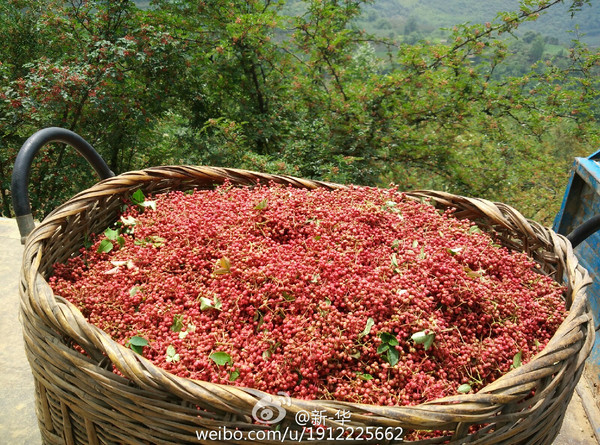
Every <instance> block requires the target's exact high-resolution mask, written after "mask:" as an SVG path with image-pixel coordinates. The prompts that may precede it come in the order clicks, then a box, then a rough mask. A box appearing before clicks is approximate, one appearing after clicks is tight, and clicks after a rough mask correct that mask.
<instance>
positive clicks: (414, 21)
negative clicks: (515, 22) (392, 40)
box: [362, 0, 600, 46]
mask: <svg viewBox="0 0 600 445" xmlns="http://www.w3.org/2000/svg"><path fill="white" fill-rule="evenodd" d="M568 3H569V2H565V4H564V5H556V6H553V7H552V8H550V10H549V11H548V12H547V13H545V14H544V15H543V16H542V17H540V18H539V19H538V20H537V21H536V22H532V23H527V24H525V25H523V30H525V31H526V30H531V31H535V32H539V33H541V34H543V35H546V36H552V37H556V38H558V39H559V40H560V41H562V42H569V41H570V40H571V39H572V38H573V33H570V32H569V31H573V30H575V28H576V25H579V28H580V29H579V32H580V33H581V34H585V36H584V37H583V40H584V41H585V42H587V43H588V44H590V45H593V46H600V4H599V2H592V6H587V5H586V6H584V7H583V9H582V11H580V12H578V13H577V14H575V16H574V17H573V18H571V15H570V13H569V12H568ZM518 5H519V2H518V1H516V0H486V1H481V0H375V2H374V3H373V4H372V5H367V6H365V7H364V14H363V21H362V23H363V24H365V25H366V27H367V28H368V29H369V30H370V31H375V32H377V33H378V34H381V35H385V36H388V35H389V36H391V34H395V35H400V34H403V33H404V30H405V26H406V25H407V24H409V26H410V27H411V28H412V29H414V27H415V26H416V27H417V28H418V30H420V31H422V32H425V33H429V32H431V31H433V30H435V29H439V28H442V27H451V26H453V25H456V24H459V23H465V22H471V23H480V22H487V21H492V20H493V19H494V18H495V17H496V14H497V13H498V12H499V11H510V10H514V9H517V8H518Z"/></svg>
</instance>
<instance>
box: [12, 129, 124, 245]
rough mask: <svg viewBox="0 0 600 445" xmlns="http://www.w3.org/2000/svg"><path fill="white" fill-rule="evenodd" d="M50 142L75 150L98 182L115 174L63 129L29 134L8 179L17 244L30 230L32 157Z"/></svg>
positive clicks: (31, 220)
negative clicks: (97, 178)
mask: <svg viewBox="0 0 600 445" xmlns="http://www.w3.org/2000/svg"><path fill="white" fill-rule="evenodd" d="M50 142H62V143H65V144H67V145H70V146H71V147H73V148H74V149H75V150H77V151H78V152H79V153H80V154H81V155H82V156H83V157H84V158H85V159H86V160H87V161H88V162H89V163H90V164H91V165H92V167H93V168H94V170H95V171H96V173H97V174H98V176H99V177H100V179H106V178H110V177H112V176H115V174H114V173H113V172H112V171H111V169H110V168H108V165H107V164H106V162H104V159H102V157H101V156H100V155H99V154H98V152H97V151H96V150H94V147H92V146H91V145H90V144H89V143H88V142H87V141H86V140H85V139H83V138H82V137H81V136H79V135H78V134H76V133H74V132H72V131H70V130H67V129H65V128H58V127H50V128H44V129H43V130H40V131H38V132H36V133H35V134H33V135H32V136H30V137H29V139H27V140H26V141H25V143H24V144H23V145H22V146H21V149H20V150H19V153H18V154H17V159H16V160H15V165H14V168H13V172H12V178H11V195H12V202H13V209H14V211H15V215H16V217H17V225H18V226H19V232H20V234H21V244H25V240H26V239H27V236H28V235H29V233H30V232H31V231H32V230H33V229H34V227H35V226H34V222H33V216H32V214H31V206H30V204H29V192H28V190H27V186H28V185H29V175H30V171H31V164H32V162H33V158H34V157H35V155H36V154H37V153H38V151H40V149H41V148H42V147H43V146H44V145H46V144H49V143H50Z"/></svg>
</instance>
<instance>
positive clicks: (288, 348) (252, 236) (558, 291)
mask: <svg viewBox="0 0 600 445" xmlns="http://www.w3.org/2000/svg"><path fill="white" fill-rule="evenodd" d="M92 241H93V244H92V243H90V245H89V246H88V247H87V248H84V249H82V251H81V255H79V256H77V257H74V258H72V259H71V260H69V261H68V262H67V264H57V265H56V266H55V274H54V276H53V277H51V279H50V284H51V286H52V287H53V289H54V292H55V293H56V294H58V295H62V296H64V297H65V298H67V299H68V300H69V301H71V302H72V303H73V304H75V305H76V306H77V307H78V308H79V309H80V310H81V311H82V313H83V315H84V316H85V317H86V318H87V319H88V320H89V322H90V323H93V324H95V325H96V326H98V327H99V328H101V329H103V330H104V331H105V332H107V333H108V334H109V335H111V336H112V338H113V339H114V340H115V341H117V342H120V343H121V344H123V345H127V346H129V347H131V348H132V349H134V350H136V351H137V352H138V353H141V354H143V355H144V357H146V358H148V359H150V360H152V361H153V362H154V363H155V364H156V365H157V366H160V367H162V368H164V369H166V370H168V371H170V372H172V373H173V374H177V375H179V376H182V377H186V378H192V379H201V380H205V381H210V382H215V383H228V384H232V385H239V386H246V387H252V388H256V389H260V390H264V391H267V392H270V393H276V392H278V391H285V392H288V393H289V394H290V395H291V396H292V397H297V398H305V399H317V398H321V399H337V400H345V401H351V402H362V403H373V404H379V405H414V404H419V403H422V402H425V401H429V400H433V399H436V398H439V397H443V396H446V395H453V394H456V393H457V392H459V393H461V392H463V393H466V392H471V391H477V390H478V389H480V388H481V387H483V386H485V385H486V384H488V383H490V382H492V381H494V380H495V379H497V378H498V377H500V376H501V375H502V374H504V373H506V372H507V371H508V370H509V369H510V368H511V367H516V366H520V365H521V364H522V363H525V362H527V361H528V360H530V359H531V358H532V357H533V355H535V354H536V353H537V352H538V351H540V350H541V349H542V348H543V347H544V346H545V344H546V343H547V342H548V340H549V339H550V338H551V337H552V335H553V334H554V332H555V331H556V329H557V327H558V326H559V324H560V323H561V322H562V321H563V319H564V317H565V316H566V309H565V304H564V301H563V299H562V294H563V292H564V288H563V287H561V286H560V285H558V284H557V283H556V282H554V281H553V280H551V279H550V278H548V277H546V276H544V275H543V274H541V273H540V272H539V271H538V270H537V269H536V266H535V264H534V262H533V261H532V260H530V259H528V258H527V257H526V256H525V255H524V254H522V253H515V252H510V251H508V250H507V249H506V248H503V247H501V246H499V245H497V244H495V240H494V239H493V237H492V236H490V235H488V234H486V233H482V232H481V231H480V230H479V229H478V228H477V226H475V225H474V224H473V223H471V222H469V221H465V220H462V221H459V220H458V219H456V218H454V217H453V215H452V211H450V210H449V211H446V212H443V213H442V212H440V211H438V210H436V209H435V207H433V206H432V205H430V204H428V203H426V202H418V201H415V200H412V199H408V198H407V197H406V196H405V195H403V194H402V193H400V192H398V191H397V190H395V189H389V190H386V189H377V188H362V187H351V188H348V189H343V190H334V191H331V190H326V189H317V190H305V189H297V188H291V187H284V186H277V185H271V186H261V185H258V186H256V187H253V188H242V187H232V186H230V185H228V184H226V185H224V186H221V187H219V188H217V189H215V190H211V191H206V190H202V191H194V192H193V193H192V192H188V193H183V192H171V193H168V194H164V195H158V196H156V197H154V198H153V200H152V201H150V200H149V198H146V197H144V196H143V194H141V192H138V193H136V194H134V196H133V197H132V203H130V205H129V207H128V209H127V210H126V211H125V212H124V213H123V215H122V216H121V218H120V220H119V222H118V223H116V224H115V225H114V226H113V227H112V228H110V229H107V231H106V232H104V233H103V234H100V235H98V236H95V237H94V238H93V240H92Z"/></svg>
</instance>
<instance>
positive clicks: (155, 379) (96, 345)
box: [21, 166, 594, 443]
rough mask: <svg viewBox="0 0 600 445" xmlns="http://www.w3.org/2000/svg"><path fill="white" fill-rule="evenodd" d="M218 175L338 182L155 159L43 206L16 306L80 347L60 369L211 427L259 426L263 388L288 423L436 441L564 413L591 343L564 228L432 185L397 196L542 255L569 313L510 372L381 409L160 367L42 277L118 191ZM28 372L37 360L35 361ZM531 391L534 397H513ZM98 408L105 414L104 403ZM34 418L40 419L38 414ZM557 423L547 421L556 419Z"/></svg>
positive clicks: (114, 206) (201, 184) (588, 316)
mask: <svg viewBox="0 0 600 445" xmlns="http://www.w3.org/2000/svg"><path fill="white" fill-rule="evenodd" d="M225 180H227V181H230V182H231V183H233V184H235V185H253V184H256V182H257V181H260V182H261V183H266V182H269V181H273V182H275V183H280V184H289V185H291V186H294V187H302V188H309V189H314V188H318V187H326V188H329V189H339V188H345V187H346V186H344V185H340V184H334V183H328V182H322V181H314V180H308V179H301V178H295V177H291V176H284V175H270V174H265V173H258V172H252V171H248V170H240V169H229V168H217V167H197V166H164V167H155V168H149V169H145V170H140V171H133V172H128V173H125V174H122V175H119V176H116V177H113V178H109V179H106V180H103V181H100V182H99V183H97V184H95V185H94V186H92V187H91V188H89V189H87V190H85V191H83V192H81V193H78V194H77V195H75V196H74V197H73V198H72V199H70V200H69V201H67V202H66V203H65V204H63V205H61V206H59V207H57V208H56V209H55V210H54V211H53V212H51V213H50V214H49V215H48V216H47V217H46V218H45V219H44V221H43V222H42V223H41V224H40V225H39V226H38V227H37V228H36V229H35V230H34V231H33V232H32V233H31V234H30V235H29V237H28V239H27V243H26V246H25V250H24V255H23V267H22V270H21V310H22V317H23V318H24V320H26V321H27V322H26V323H25V324H27V323H33V324H37V325H38V326H36V329H37V330H40V331H44V332H48V337H51V336H52V335H54V336H56V334H57V333H58V334H59V337H60V336H62V337H66V338H70V339H72V341H73V342H75V343H77V344H78V345H80V346H81V347H83V348H84V349H85V350H86V351H87V352H88V354H89V355H90V356H91V357H85V356H84V355H83V354H81V353H79V352H77V351H75V350H73V349H71V348H69V347H61V351H63V354H62V356H61V357H59V358H56V359H55V361H57V362H58V363H57V368H60V366H61V364H62V365H64V366H66V367H71V366H77V367H80V368H81V369H83V370H84V371H85V372H86V374H88V375H89V376H90V383H91V384H94V385H112V386H114V387H118V388H119V390H120V391H125V392H128V391H130V392H132V393H135V391H140V394H141V395H143V394H153V395H156V394H165V396H164V399H165V403H166V405H165V407H163V408H164V409H169V408H168V406H170V405H169V404H168V403H167V402H166V400H179V402H178V403H179V404H180V405H181V406H182V407H187V411H186V409H184V408H181V413H180V414H181V416H183V417H182V419H184V418H185V415H187V416H188V417H189V418H188V420H189V419H191V418H195V417H198V412H199V411H198V410H197V408H196V407H200V408H201V409H205V410H207V412H205V411H201V413H202V415H203V416H204V415H205V417H206V418H211V416H212V417H213V418H214V421H215V422H217V423H216V424H219V422H222V421H229V420H231V419H237V420H238V421H239V422H241V423H240V425H241V424H244V425H245V427H246V428H253V427H256V428H264V427H263V426H260V425H252V423H253V422H252V421H251V415H252V412H253V408H254V407H255V406H256V404H257V403H258V402H259V401H260V400H261V399H263V398H264V397H270V398H271V400H273V401H274V403H280V404H282V405H284V406H285V410H286V417H285V419H284V420H283V422H284V423H286V422H287V423H288V424H292V423H293V419H294V416H295V414H296V413H298V412H299V411H301V410H304V411H308V412H311V411H313V410H318V411H321V412H324V413H325V414H326V416H327V417H328V418H329V419H332V418H333V417H334V415H335V414H336V412H338V411H339V410H344V411H348V412H350V413H351V414H352V418H351V419H352V425H353V426H354V427H356V426H384V427H394V426H400V427H402V428H404V429H416V430H446V431H450V436H446V438H445V439H446V440H448V438H449V437H451V442H450V443H459V442H454V440H457V441H458V440H462V439H461V438H465V437H468V436H469V434H468V428H469V426H470V425H474V424H481V425H483V424H490V423H493V425H494V426H493V427H487V428H486V427H484V428H482V430H481V431H483V433H482V432H481V431H480V433H478V435H477V434H476V437H474V439H472V440H469V442H470V443H488V442H485V440H486V435H485V434H484V433H486V432H487V433H489V432H490V431H492V430H493V431H492V432H493V434H495V436H494V437H496V439H494V440H493V441H492V442H489V443H518V442H516V441H512V440H513V439H510V440H511V441H510V442H503V440H508V439H506V438H510V437H513V438H515V437H517V438H518V437H526V436H524V434H526V431H524V430H525V429H527V428H529V429H532V428H533V429H535V428H538V429H540V428H546V429H547V428H550V426H544V427H541V426H539V425H537V424H538V423H539V418H540V417H539V416H541V414H540V413H541V412H542V411H543V410H548V409H549V408H548V407H555V406H557V407H558V408H552V409H558V410H562V411H563V413H564V410H565V409H566V405H567V404H568V401H569V400H570V397H571V395H572V389H573V388H574V386H575V384H576V381H577V380H578V379H579V375H580V373H581V370H582V368H583V363H584V362H585V360H586V358H587V356H588V355H589V353H590V351H591V349H592V345H593V341H594V326H593V317H592V313H591V309H590V306H589V302H588V301H587V298H586V295H585V290H586V287H587V286H588V285H589V284H590V282H591V280H590V277H589V274H588V272H587V271H586V270H585V269H584V268H583V267H582V266H581V265H580V264H579V262H578V260H577V258H576V257H575V255H574V253H573V249H572V247H571V244H570V243H569V241H568V240H567V239H566V238H565V237H563V236H561V235H558V234H556V233H554V232H553V231H552V230H550V229H548V228H545V227H543V226H541V225H540V224H538V223H536V222H534V221H531V220H529V219H527V218H525V217H523V216H522V215H521V214H520V213H519V212H518V211H516V210H515V209H513V208H512V207H510V206H508V205H505V204H502V203H497V202H491V201H487V200H484V199H478V198H468V197H463V196H458V195H453V194H450V193H445V192H439V191H416V192H410V193H407V196H408V197H410V198H412V199H421V198H426V199H431V200H433V202H434V203H435V205H436V206H438V207H442V208H446V207H453V208H456V209H457V210H456V212H455V215H456V216H457V217H458V218H465V217H468V218H470V219H472V220H474V221H475V222H477V223H478V224H479V225H480V227H482V228H484V229H485V230H488V231H489V230H492V231H494V232H496V233H497V234H498V236H499V238H501V239H502V242H503V244H504V245H506V246H507V247H509V248H512V249H516V250H521V251H525V252H527V253H529V254H530V256H533V257H534V259H535V260H536V261H537V262H538V263H540V264H541V266H542V269H543V271H544V273H546V274H548V275H551V276H553V277H554V278H555V279H556V280H557V281H559V282H561V281H562V280H563V277H564V282H565V283H566V286H567V292H566V296H565V298H566V303H567V308H568V309H569V314H568V316H567V318H566V319H565V321H564V322H563V323H562V324H561V325H560V327H559V329H558V331H557V332H556V334H555V335H554V336H553V338H552V339H551V340H550V341H549V343H548V344H547V345H546V347H545V348H544V349H543V350H542V351H541V352H540V353H538V354H537V355H536V356H535V357H534V358H533V359H532V360H530V361H529V362H528V363H526V364H524V365H522V366H520V367H518V368H516V369H513V370H512V371H510V372H509V373H507V374H506V375H504V376H502V377H501V378H499V379H497V380H496V381H494V382H493V383H491V384H489V385H487V386H486V387H484V388H482V389H481V390H480V391H479V392H477V393H475V394H461V395H457V396H450V397H445V398H442V399H437V400H434V401H430V402H427V403H423V404H420V405H415V406H394V407H390V406H378V405H368V404H359V403H352V402H342V401H336V400H300V399H293V398H292V399H289V398H287V397H283V396H278V395H269V394H266V393H263V392H261V391H258V390H254V389H251V388H243V387H236V386H227V385H221V384H215V383H210V382H205V381H198V380H191V379H186V378H183V377H178V376H175V375H173V374H170V373H169V372H167V371H166V370H163V369H161V368H159V367H157V366H156V365H154V364H153V363H151V362H150V361H149V360H147V359H145V358H144V357H142V356H140V355H138V354H136V353H135V352H134V351H132V350H131V349H128V348H125V347H124V346H122V345H120V344H118V343H117V342H115V341H114V340H112V339H111V338H110V337H109V336H108V334H106V333H105V332H104V331H102V330H101V329H99V328H97V327H96V326H93V325H91V324H90V323H88V322H87V320H85V318H84V317H83V315H82V314H81V312H80V311H79V310H78V309H77V308H76V307H75V306H74V305H72V304H71V303H69V302H68V301H66V300H65V299H63V298H62V297H60V296H56V295H54V294H53V292H52V290H51V289H50V286H49V285H48V283H47V282H46V278H47V277H48V276H49V275H50V274H51V271H52V264H54V263H55V262H57V261H64V260H66V259H67V258H68V257H70V256H71V255H72V254H75V253H76V252H77V251H78V249H79V247H80V246H81V245H82V242H83V238H84V236H85V235H86V234H88V233H100V232H101V231H102V230H104V228H106V227H108V226H109V225H110V224H111V223H112V222H114V221H115V220H116V214H117V213H116V212H118V210H119V205H120V203H121V201H120V198H119V197H123V196H130V194H131V193H132V192H133V191H135V190H137V189H139V188H141V189H142V190H143V191H144V193H152V194H156V193H163V192H167V191H170V190H185V189H192V188H209V187H212V186H215V185H218V184H221V183H223V182H224V181H225ZM96 214H100V215H101V217H96V216H95V215H96ZM111 218H112V219H111ZM65 234H68V236H67V235H65ZM57 245H58V246H65V245H67V247H63V248H57V247H56V246H57ZM40 324H43V326H41V325H40ZM27 331H28V329H27V326H25V339H26V344H27V346H26V348H27V349H28V354H29V359H30V362H31V361H32V360H34V358H32V356H34V357H35V356H36V354H38V353H39V354H40V357H42V356H43V355H44V354H43V353H42V352H40V351H41V350H40V348H38V347H37V346H36V345H35V343H34V341H33V340H32V339H31V338H28V334H27ZM50 341H53V340H50ZM107 363H111V364H112V365H114V366H116V367H117V368H118V369H119V371H120V372H121V373H122V374H123V375H124V376H125V378H126V379H127V380H129V382H130V384H129V385H128V383H127V380H125V379H123V378H122V377H119V376H116V374H114V373H112V372H111V371H110V365H108V366H107ZM32 366H33V365H32ZM42 368H43V366H42ZM37 369H41V368H40V367H39V366H38V368H37ZM37 372H38V374H40V375H38V376H37V377H38V378H40V379H43V380H45V381H46V382H50V383H51V380H52V379H51V378H50V377H48V376H45V375H43V373H44V371H37ZM561 379H566V380H574V383H573V382H570V383H569V384H568V385H567V386H568V388H570V391H571V393H570V394H563V393H562V392H561V393H556V392H555V391H556V388H557V385H559V383H557V382H560V380H561ZM98 382H100V383H98ZM534 389H535V394H534V395H533V397H529V398H528V399H527V400H526V401H524V399H525V398H526V397H528V396H529V395H530V394H531V392H532V390H534ZM563 392H564V391H563ZM567 392H568V390H567ZM140 397H141V399H140V402H139V403H140V406H142V407H144V409H146V410H148V412H153V413H154V414H155V415H157V416H158V415H159V414H158V413H159V411H160V409H161V408H160V406H157V402H156V399H153V402H152V404H150V405H146V406H144V403H143V400H142V399H143V396H140ZM159 398H160V397H159ZM169 403H170V402H169ZM183 413H186V414H185V415H184V414H183ZM211 413H212V414H211ZM531 413H537V414H538V417H537V418H536V420H535V422H534V425H529V426H528V427H527V426H526V427H523V426H522V425H521V426H518V425H517V426H516V427H515V423H516V424H518V423H519V422H521V423H522V420H523V419H524V418H527V416H529V415H530V414H531ZM557 413H558V411H557V412H553V413H552V415H553V416H555V417H554V418H556V416H558V419H559V420H562V415H561V414H560V413H558V414H557ZM103 415H104V416H108V417H110V414H107V413H106V412H104V413H103ZM98 416H99V414H98ZM134 417H135V416H134ZM551 417H552V416H548V418H551ZM240 419H242V420H240ZM243 419H245V420H243ZM519 419H520V420H519ZM40 422H41V423H44V422H42V421H41V420H40ZM45 422H48V416H46V417H45ZM189 422H190V423H189V425H193V424H194V421H192V420H189ZM244 422H245V423H244ZM182 423H185V422H182ZM554 423H556V422H554ZM560 423H561V422H558V424H559V425H558V426H559V427H560ZM189 425H188V426H186V427H182V428H184V429H185V428H187V429H188V430H189V431H192V430H193V428H192V427H191V426H189ZM327 425H328V426H331V427H338V426H344V425H343V424H340V423H338V422H336V421H333V420H328V421H327ZM526 425H527V424H526ZM536 425H537V426H536ZM557 431H558V430H557ZM490 434H491V433H490ZM511 435H512V436H511ZM503 438H504V439H503ZM439 440H441V439H432V440H431V441H429V440H424V441H422V442H418V443H439ZM232 443H233V442H232ZM263 443H270V442H266V441H265V442H263ZM273 443H275V442H273ZM294 443H297V442H294ZM311 443H312V442H311ZM320 443H330V442H327V441H322V442H320ZM331 443H333V442H331ZM362 443H369V442H364V441H363V442H362ZM461 443H462V442H461ZM523 443H529V442H523ZM540 443H543V442H540Z"/></svg>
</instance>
